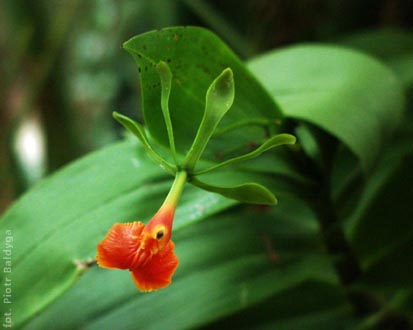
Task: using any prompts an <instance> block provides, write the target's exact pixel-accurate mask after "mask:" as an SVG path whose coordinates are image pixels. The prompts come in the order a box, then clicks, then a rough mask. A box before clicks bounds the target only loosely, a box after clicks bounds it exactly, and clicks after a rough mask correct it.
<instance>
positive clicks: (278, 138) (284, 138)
mask: <svg viewBox="0 0 413 330" xmlns="http://www.w3.org/2000/svg"><path fill="white" fill-rule="evenodd" d="M296 140H297V139H296V138H295V136H293V135H291V134H286V133H283V134H278V135H275V136H272V137H271V138H269V139H268V140H266V141H265V142H264V143H263V144H261V145H260V146H259V147H258V148H256V149H255V150H254V151H251V152H249V153H247V154H245V155H242V156H239V157H235V158H231V159H228V160H226V161H224V162H222V163H219V164H216V165H214V166H211V167H208V168H206V169H204V170H200V171H197V172H194V173H193V175H200V174H205V173H208V172H211V171H213V170H216V169H218V168H221V167H224V166H228V165H232V164H235V163H239V162H242V161H246V160H248V159H252V158H255V157H258V156H259V155H261V154H262V153H263V152H265V151H267V150H270V149H272V148H275V147H278V146H281V145H284V144H294V143H295V142H296Z"/></svg>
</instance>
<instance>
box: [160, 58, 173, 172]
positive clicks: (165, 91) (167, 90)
mask: <svg viewBox="0 0 413 330" xmlns="http://www.w3.org/2000/svg"><path fill="white" fill-rule="evenodd" d="M156 70H157V71H158V73H159V77H160V79H161V108H162V113H163V117H164V119H165V125H166V130H167V132H168V139H169V147H170V149H171V153H172V157H173V159H174V161H175V165H178V159H177V157H176V149H175V139H174V131H173V128H172V121H171V114H170V111H169V96H170V95H171V86H172V72H171V69H170V68H169V66H168V64H166V63H165V62H164V61H160V62H159V63H158V65H157V66H156Z"/></svg>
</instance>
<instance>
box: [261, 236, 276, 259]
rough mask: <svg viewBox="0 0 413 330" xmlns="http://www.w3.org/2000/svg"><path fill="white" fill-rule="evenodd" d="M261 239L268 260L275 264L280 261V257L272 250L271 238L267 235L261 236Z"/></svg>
mask: <svg viewBox="0 0 413 330" xmlns="http://www.w3.org/2000/svg"><path fill="white" fill-rule="evenodd" d="M262 239H263V240H264V243H265V249H266V250H267V255H268V257H269V259H270V261H271V262H274V263H277V262H279V261H280V255H279V254H278V253H277V252H276V251H275V250H274V246H273V243H272V241H271V238H269V237H268V236H267V235H263V237H262Z"/></svg>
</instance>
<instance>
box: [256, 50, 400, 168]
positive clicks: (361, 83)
mask: <svg viewBox="0 0 413 330" xmlns="http://www.w3.org/2000/svg"><path fill="white" fill-rule="evenodd" d="M249 68H250V69H251V70H252V71H253V73H255V75H256V76H257V77H258V78H259V80H260V81H261V82H262V83H263V84H264V86H265V87H266V88H267V89H268V91H269V92H270V93H271V95H273V97H274V99H276V100H277V102H278V103H279V104H280V105H281V107H282V109H283V111H284V113H285V114H286V116H288V117H292V118H296V119H299V120H304V121H307V122H310V123H312V124H315V125H317V126H319V127H321V128H322V129H324V130H326V131H327V132H329V133H330V134H332V135H334V136H335V137H337V138H338V139H340V140H341V141H342V142H344V143H345V144H346V145H347V146H348V147H349V148H350V150H352V151H353V152H354V153H355V154H356V155H357V157H358V158H359V159H360V161H361V164H362V166H363V168H364V169H369V168H371V167H372V166H373V165H374V162H375V160H376V159H377V156H378V154H379V153H380V151H381V150H382V148H383V146H384V145H385V144H386V142H387V141H388V139H389V136H390V134H391V133H392V132H393V131H394V130H395V128H396V127H397V125H398V124H399V122H400V120H401V115H402V111H403V108H404V97H403V90H402V86H401V84H400V82H399V80H398V79H397V78H396V76H395V74H394V73H393V72H392V71H391V70H390V69H388V68H387V67H386V66H384V65H383V64H381V63H380V62H378V61H377V60H375V59H373V58H371V57H369V56H367V55H364V54H361V53H358V52H356V51H353V50H349V49H345V48H340V47H336V46H326V45H303V46H293V47H288V48H285V49H281V50H277V51H273V52H270V53H268V54H265V55H262V56H259V57H257V58H256V59H254V60H252V61H250V63H249Z"/></svg>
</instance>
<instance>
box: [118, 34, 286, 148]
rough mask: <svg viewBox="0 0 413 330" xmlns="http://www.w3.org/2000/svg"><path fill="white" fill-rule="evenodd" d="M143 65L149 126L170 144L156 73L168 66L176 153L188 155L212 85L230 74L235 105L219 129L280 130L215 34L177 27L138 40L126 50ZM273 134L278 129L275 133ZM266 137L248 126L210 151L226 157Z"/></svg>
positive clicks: (264, 98)
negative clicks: (229, 151)
mask: <svg viewBox="0 0 413 330" xmlns="http://www.w3.org/2000/svg"><path fill="white" fill-rule="evenodd" d="M124 48H125V49H126V50H127V51H128V52H129V53H131V54H132V55H133V57H134V59H135V61H136V62H137V64H138V67H139V71H140V76H141V86H142V102H143V104H142V105H143V111H144V115H145V123H146V125H147V127H148V130H149V132H150V133H151V134H152V136H153V137H155V138H156V139H157V140H158V141H160V142H161V143H163V144H164V145H167V144H168V138H167V133H166V132H167V131H166V128H165V125H164V121H163V117H162V110H161V105H160V101H159V100H160V95H161V89H160V79H159V76H158V73H157V72H156V70H155V66H156V64H157V63H158V62H159V61H161V60H162V61H164V62H166V63H168V65H169V67H170V68H171V71H172V74H173V79H172V87H171V95H170V99H169V108H170V113H171V119H172V124H173V127H174V135H175V141H176V147H177V149H178V150H180V151H181V152H182V151H185V150H187V149H189V147H190V145H191V143H192V141H193V139H194V137H195V134H196V131H197V129H198V126H199V123H200V122H201V118H202V115H203V113H204V107H205V95H206V92H207V89H208V87H209V85H210V84H211V83H212V81H213V80H214V79H215V78H216V77H217V76H218V75H219V74H220V73H221V72H222V71H223V70H224V69H226V68H228V67H229V68H231V70H232V71H233V74H234V81H235V101H234V104H233V106H232V107H231V109H230V111H229V113H228V114H227V115H226V116H225V118H224V119H223V120H222V122H221V124H220V126H219V127H221V128H223V127H226V126H229V125H232V124H234V123H238V122H245V121H247V122H248V121H256V120H257V119H266V120H267V121H268V126H271V127H273V126H274V125H275V124H274V123H275V122H277V123H278V124H280V122H281V117H282V115H281V112H280V111H279V109H278V107H277V106H276V104H275V103H274V101H273V100H272V98H271V97H270V96H269V95H268V93H267V92H266V91H265V90H264V89H263V88H262V87H261V85H260V84H259V83H258V82H257V81H256V79H255V78H254V76H253V75H251V73H250V72H249V71H248V70H247V69H246V67H245V65H244V64H243V63H242V62H241V61H240V60H239V59H238V57H237V56H236V55H235V54H234V53H233V52H232V51H231V50H230V49H229V48H228V46H227V45H226V44H225V43H224V42H223V41H222V40H220V39H219V38H218V37H217V36H216V35H215V34H213V33H212V32H210V31H208V30H205V29H202V28H197V27H174V28H167V29H162V30H160V31H152V32H148V33H144V34H141V35H139V36H136V37H134V38H132V39H130V40H129V41H127V42H126V43H125V44H124ZM273 129H274V128H273ZM264 133H265V131H264V130H263V129H262V128H261V127H257V126H244V127H243V129H242V130H234V131H231V132H229V133H227V134H225V135H222V136H220V137H219V138H217V139H214V143H210V144H209V145H208V148H207V150H206V151H209V154H214V153H216V152H222V151H223V150H225V149H228V148H233V147H234V146H239V145H242V144H247V143H251V142H257V141H261V140H262V138H263V137H264Z"/></svg>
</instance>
